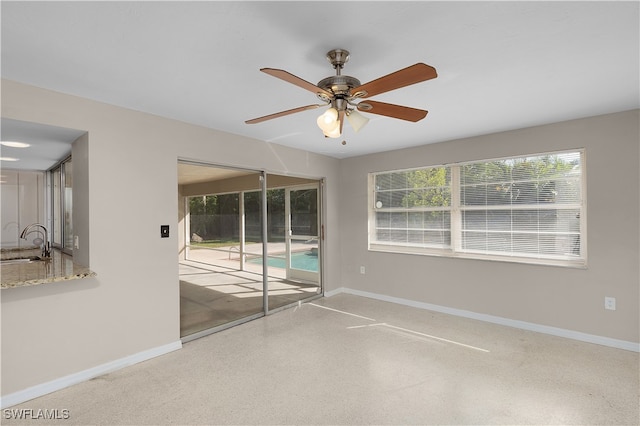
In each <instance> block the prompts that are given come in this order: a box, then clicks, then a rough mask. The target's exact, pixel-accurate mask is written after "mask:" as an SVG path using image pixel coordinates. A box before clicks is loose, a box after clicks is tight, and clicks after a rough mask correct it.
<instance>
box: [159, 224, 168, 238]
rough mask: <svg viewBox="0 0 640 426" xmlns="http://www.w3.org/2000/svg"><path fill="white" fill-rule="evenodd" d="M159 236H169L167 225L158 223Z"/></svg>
mask: <svg viewBox="0 0 640 426" xmlns="http://www.w3.org/2000/svg"><path fill="white" fill-rule="evenodd" d="M160 238H169V225H160Z"/></svg>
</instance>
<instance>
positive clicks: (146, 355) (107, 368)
mask: <svg viewBox="0 0 640 426" xmlns="http://www.w3.org/2000/svg"><path fill="white" fill-rule="evenodd" d="M181 348H182V342H181V341H180V340H178V341H177V342H173V343H169V344H166V345H163V346H158V347H156V348H152V349H148V350H146V351H142V352H138V353H136V354H133V355H129V356H126V357H124V358H120V359H117V360H115V361H111V362H107V363H106V364H102V365H98V366H96V367H93V368H89V369H87V370H83V371H79V372H77V373H73V374H70V375H68V376H64V377H60V378H58V379H54V380H51V381H50V382H46V383H42V384H39V385H35V386H32V387H30V388H27V389H24V390H21V391H18V392H14V393H12V394H9V395H5V396H3V397H2V399H1V401H0V408H6V407H11V406H13V405H16V404H20V403H22V402H25V401H29V400H31V399H34V398H38V397H40V396H43V395H46V394H48V393H51V392H55V391H58V390H60V389H64V388H66V387H69V386H72V385H75V384H78V383H81V382H86V381H87V380H90V379H93V378H94V377H98V376H102V375H103V374H107V373H111V372H113V371H116V370H120V369H121V368H125V367H129V366H131V365H134V364H137V363H139V362H142V361H146V360H148V359H151V358H155V357H157V356H160V355H164V354H167V353H169V352H173V351H175V350H178V349H181Z"/></svg>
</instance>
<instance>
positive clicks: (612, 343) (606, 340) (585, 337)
mask: <svg viewBox="0 0 640 426" xmlns="http://www.w3.org/2000/svg"><path fill="white" fill-rule="evenodd" d="M340 293H347V294H353V295H355V296H362V297H368V298H370V299H377V300H381V301H384V302H391V303H397V304H400V305H405V306H411V307H414V308H420V309H426V310H429V311H435V312H442V313H444V314H449V315H455V316H458V317H464V318H471V319H475V320H479V321H485V322H490V323H493V324H500V325H505V326H508V327H514V328H520V329H523V330H528V331H535V332H538V333H544V334H550V335H552V336H558V337H565V338H567V339H573V340H579V341H581V342H587V343H595V344H597V345H603V346H609V347H612V348H618V349H624V350H627V351H632V352H640V343H635V342H629V341H626V340H618V339H612V338H610V337H603V336H597V335H594V334H587V333H582V332H579V331H574V330H567V329H564V328H558V327H550V326H547V325H541V324H535V323H531V322H526V321H519V320H514V319H509V318H503V317H496V316H493V315H487V314H479V313H477V312H471V311H465V310H463V309H455V308H449V307H446V306H440V305H433V304H431V303H424V302H417V301H415V300H409V299H402V298H399V297H392V296H386V295H384V294H377V293H370V292H368V291H361V290H354V289H351V288H346V287H340V288H338V289H335V290H332V291H330V292H325V294H324V295H325V297H331V296H335V295H337V294H340Z"/></svg>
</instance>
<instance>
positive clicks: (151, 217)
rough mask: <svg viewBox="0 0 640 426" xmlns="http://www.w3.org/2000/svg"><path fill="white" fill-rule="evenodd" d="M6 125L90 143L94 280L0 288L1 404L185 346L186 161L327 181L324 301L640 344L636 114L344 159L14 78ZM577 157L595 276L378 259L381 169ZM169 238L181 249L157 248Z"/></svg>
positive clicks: (88, 214)
mask: <svg viewBox="0 0 640 426" xmlns="http://www.w3.org/2000/svg"><path fill="white" fill-rule="evenodd" d="M2 115H3V116H4V117H7V118H12V119H16V120H24V121H33V122H37V123H44V124H50V125H54V126H60V127H67V128H73V129H79V130H85V131H87V132H88V135H87V137H88V139H87V140H86V141H79V143H77V145H75V146H74V152H73V155H74V178H75V183H74V215H76V214H78V215H84V218H83V219H79V218H78V217H74V222H75V221H76V220H78V221H80V222H79V228H78V232H79V234H80V245H81V247H80V253H78V254H79V255H80V256H86V257H87V258H88V260H89V262H88V263H89V265H90V267H91V269H92V270H94V271H95V272H96V273H97V274H98V276H97V277H95V278H90V279H86V280H79V281H72V282H63V283H56V284H49V285H42V286H34V287H27V288H18V289H8V290H2V293H1V297H2V301H1V304H2V313H1V319H2V354H1V355H2V395H7V394H11V393H14V392H18V391H21V390H24V389H25V388H27V387H30V386H34V385H39V384H42V383H44V382H47V381H49V380H54V379H58V378H60V377H63V376H66V375H69V374H72V373H76V372H79V371H82V370H85V369H89V368H93V367H95V366H98V365H102V364H105V363H108V362H111V361H113V360H118V359H121V358H123V357H127V356H130V355H132V354H136V353H139V352H142V351H147V350H149V349H152V348H156V347H160V346H163V345H166V344H170V343H173V342H176V341H177V340H178V339H179V287H178V264H177V256H176V254H177V252H178V234H179V228H178V211H179V206H178V204H179V201H178V200H179V199H180V195H179V193H178V185H177V160H178V158H182V159H187V160H194V161H200V162H210V163H213V164H219V165H228V166H237V167H241V168H249V169H263V170H266V171H268V172H271V173H275V174H282V175H289V174H290V175H293V176H298V177H308V178H312V179H318V178H322V177H325V178H326V186H325V191H324V192H325V194H326V203H325V206H324V208H325V223H326V232H325V237H326V242H325V259H324V266H325V276H324V284H325V288H326V290H327V291H332V290H336V289H339V288H342V287H349V288H353V289H356V290H361V291H368V292H372V293H377V294H382V295H388V296H395V297H400V298H405V299H410V300H415V301H419V302H426V303H432V304H436V305H441V306H448V307H451V308H456V309H462V310H468V311H472V312H478V313H485V314H490V315H495V316H500V317H505V318H511V319H514V320H522V321H528V322H532V323H536V324H542V325H549V326H554V327H560V328H564V329H568V330H576V331H580V332H584V333H590V334H594V335H598V336H607V337H610V338H614V339H622V340H625V341H631V342H638V341H639V338H638V322H639V318H638V312H639V311H638V299H639V294H638V286H639V284H638V282H639V267H638V258H639V247H638V246H639V236H640V231H639V216H640V212H639V181H640V178H639V172H638V169H639V164H640V153H639V146H638V145H639V135H638V123H639V119H638V118H639V117H638V111H632V112H626V113H619V114H613V115H607V116H601V117H594V118H590V119H584V120H576V121H571V122H566V123H558V124H553V125H549V126H542V127H536V128H530V129H523V130H517V131H512V132H505V133H500V134H494V135H487V136H480V137H475V138H470V139H464V140H457V141H451V142H446V143H441V144H434V145H426V146H423V147H419V148H413V149H407V150H398V151H390V152H386V153H381V154H376V155H370V156H364V157H359V158H351V159H345V160H337V159H333V158H328V157H324V156H321V155H316V154H311V153H307V152H303V151H299V150H295V149H290V148H286V147H283V146H279V145H275V144H268V143H266V142H262V141H257V140H252V139H247V138H244V137H241V136H237V135H231V134H227V133H223V132H219V131H215V130H211V129H206V128H202V127H198V126H193V125H189V124H186V123H182V122H178V121H175V120H169V119H165V118H160V117H157V116H152V115H149V114H143V113H139V112H135V111H131V110H126V109H123V108H118V107H115V106H110V105H105V104H101V103H98V102H94V101H90V100H86V99H82V98H77V97H74V96H69V95H63V94H59V93H55V92H51V91H47V90H43V89H39V88H35V87H31V86H25V85H22V84H19V83H15V82H11V81H6V80H3V81H2ZM580 147H584V148H586V155H587V160H586V161H587V166H586V167H587V185H588V250H589V259H588V260H589V267H588V268H587V269H570V268H559V267H547V266H533V265H522V264H513V263H500V262H489V261H475V260H463V259H447V258H436V257H426V256H417V255H399V254H388V253H374V252H369V251H368V250H367V173H368V172H370V171H378V170H389V169H394V168H407V167H418V166H424V165H430V164H441V163H449V162H456V161H466V160H474V159H485V158H491V157H500V156H508V155H521V154H527V153H537V152H543V151H553V150H557V149H568V148H580ZM79 158H82V161H85V162H86V167H84V168H81V167H79V162H80V161H79ZM76 170H80V173H85V175H84V178H83V177H82V175H80V176H75V172H76ZM79 180H83V183H80V182H79ZM76 203H77V204H78V206H79V207H80V210H79V211H76V209H75V205H76ZM612 207H613V208H612ZM83 211H84V213H83ZM338 220H340V222H338ZM162 224H169V225H170V226H171V237H170V238H166V239H161V238H160V235H159V234H160V232H159V228H160V225H162ZM361 265H362V266H365V267H366V271H367V273H366V275H361V274H360V273H359V267H360V266H361ZM472 281H473V282H472ZM604 296H614V297H616V298H617V305H618V306H617V308H618V309H617V310H616V311H605V310H604V309H603V305H604Z"/></svg>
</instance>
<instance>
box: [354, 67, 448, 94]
mask: <svg viewBox="0 0 640 426" xmlns="http://www.w3.org/2000/svg"><path fill="white" fill-rule="evenodd" d="M437 76H438V74H437V73H436V69H435V68H433V67H432V66H429V65H427V64H423V63H421V62H420V63H417V64H415V65H411V66H410V67H407V68H403V69H401V70H399V71H396V72H393V73H391V74H387V75H385V76H384V77H380V78H377V79H375V80H372V81H370V82H368V83H365V84H363V85H361V86H360V87H356V88H354V89H352V90H351V93H352V95H353V96H354V97H357V98H369V97H371V96H375V95H379V94H380V93H384V92H388V91H390V90H395V89H399V88H401V87H405V86H410V85H412V84H416V83H420V82H421V81H426V80H430V79H432V78H436V77H437Z"/></svg>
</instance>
